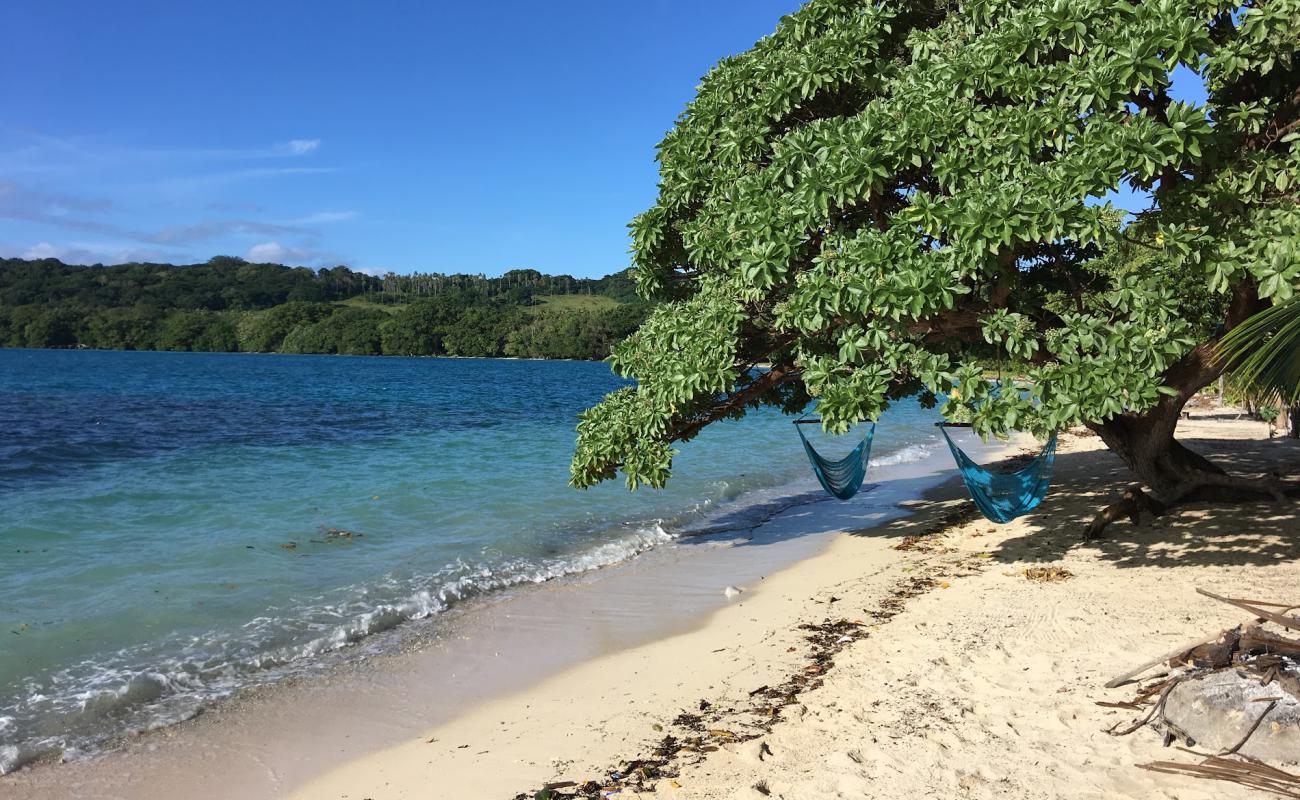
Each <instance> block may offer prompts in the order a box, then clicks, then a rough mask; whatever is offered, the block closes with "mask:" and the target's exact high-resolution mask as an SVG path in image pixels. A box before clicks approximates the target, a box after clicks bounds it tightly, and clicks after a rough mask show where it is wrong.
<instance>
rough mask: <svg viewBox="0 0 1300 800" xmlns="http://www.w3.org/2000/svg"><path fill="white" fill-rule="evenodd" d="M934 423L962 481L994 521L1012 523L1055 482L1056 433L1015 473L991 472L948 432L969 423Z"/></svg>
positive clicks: (972, 497) (1032, 506)
mask: <svg viewBox="0 0 1300 800" xmlns="http://www.w3.org/2000/svg"><path fill="white" fill-rule="evenodd" d="M935 424H936V425H938V427H939V430H941V431H943V438H944V439H947V440H948V449H950V450H952V457H953V458H954V459H955V460H956V461H957V467H958V469H960V470H961V479H962V482H963V483H965V484H966V489H967V491H969V492H970V496H971V499H972V500H974V501H975V505H976V506H978V507H979V510H980V513H982V514H983V515H984V516H985V517H987V518H989V519H991V520H993V521H994V522H1010V521H1011V520H1013V519H1015V518H1016V517H1019V516H1020V515H1022V514H1027V513H1029V512H1030V511H1032V510H1033V509H1034V508H1035V507H1037V506H1038V504H1039V503H1041V502H1043V498H1044V497H1046V496H1047V490H1048V488H1050V487H1051V485H1052V465H1053V464H1055V463H1056V434H1055V433H1053V434H1052V436H1051V438H1050V439H1048V440H1047V444H1046V445H1044V446H1043V450H1042V452H1040V453H1039V454H1038V455H1037V456H1036V457H1035V458H1034V460H1033V463H1031V464H1030V465H1029V466H1027V467H1025V468H1023V469H1019V470H1016V471H1015V472H991V471H989V470H987V469H985V468H984V467H981V466H980V465H979V464H976V463H975V462H974V461H972V460H971V458H970V456H968V455H966V454H965V453H963V452H962V449H961V448H960V447H958V446H957V443H956V442H954V441H953V440H952V437H951V436H949V435H948V428H969V427H970V426H969V425H954V424H952V423H945V422H939V423H935Z"/></svg>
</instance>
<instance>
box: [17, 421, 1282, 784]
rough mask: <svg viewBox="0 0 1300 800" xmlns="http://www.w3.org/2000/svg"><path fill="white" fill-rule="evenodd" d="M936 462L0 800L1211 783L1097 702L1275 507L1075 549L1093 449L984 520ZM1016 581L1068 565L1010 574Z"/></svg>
mask: <svg viewBox="0 0 1300 800" xmlns="http://www.w3.org/2000/svg"><path fill="white" fill-rule="evenodd" d="M1235 416H1236V415H1235V413H1231V412H1224V411H1219V412H1213V413H1211V412H1205V413H1202V414H1201V415H1200V416H1199V417H1197V418H1194V419H1191V420H1187V421H1184V422H1183V424H1182V426H1181V428H1180V431H1179V434H1180V437H1181V438H1182V439H1184V440H1185V441H1188V442H1189V443H1190V444H1191V446H1193V447H1195V448H1196V449H1197V450H1199V451H1201V452H1204V453H1206V454H1208V455H1210V456H1212V457H1214V458H1216V459H1217V460H1219V461H1221V462H1223V463H1225V464H1227V465H1228V466H1229V467H1230V468H1232V469H1234V470H1236V471H1238V472H1242V473H1250V472H1252V471H1254V472H1262V471H1265V470H1269V471H1272V470H1277V471H1281V472H1283V473H1284V474H1285V473H1288V472H1289V473H1294V471H1295V469H1296V467H1297V466H1300V442H1297V441H1295V440H1289V439H1281V438H1276V439H1269V438H1268V432H1267V428H1266V426H1264V425H1263V424H1260V423H1257V422H1250V421H1240V420H1237V419H1235ZM1030 445H1031V443H1030V442H1029V441H1023V440H1022V441H1018V442H1013V443H1011V444H1010V445H1009V446H1008V447H1006V448H1004V449H1000V450H999V449H997V448H993V447H990V448H987V449H985V450H984V451H983V455H984V456H985V457H987V458H996V457H998V455H999V454H1003V455H1006V454H1010V453H1012V452H1014V451H1016V450H1017V449H1021V450H1023V449H1024V448H1026V447H1027V446H1030ZM939 455H940V456H942V458H937V459H930V460H929V461H927V462H925V463H923V464H914V465H910V466H905V467H903V468H901V469H900V468H889V469H886V470H880V471H879V472H878V474H879V475H883V476H886V478H887V479H886V480H883V481H882V483H881V485H880V486H878V487H876V488H875V489H874V490H873V491H872V492H871V493H870V496H871V497H872V500H871V502H870V503H863V502H854V503H845V504H840V503H836V502H833V501H832V502H826V501H822V500H820V499H819V498H818V497H817V496H815V495H808V496H798V497H794V498H790V497H785V498H781V499H780V500H779V501H778V500H776V499H773V501H772V502H773V508H772V513H771V515H770V516H769V517H766V518H765V519H766V521H762V522H761V524H756V525H755V526H754V527H753V528H752V529H751V530H744V531H740V532H739V533H737V532H736V531H734V530H733V531H731V532H730V533H729V534H727V535H726V536H723V537H722V538H721V539H718V540H713V539H710V537H708V536H705V537H698V538H695V539H692V540H688V541H687V542H684V543H682V544H681V545H675V546H673V547H669V548H666V549H663V550H657V551H652V552H651V553H648V554H646V555H643V556H641V557H639V558H636V559H634V560H632V561H631V562H629V563H627V564H625V565H621V566H618V567H614V568H607V569H604V570H598V571H596V572H594V573H591V574H589V575H587V576H584V577H582V578H581V579H578V580H573V581H567V582H560V583H558V584H557V583H550V584H545V585H542V586H538V587H535V588H533V589H530V590H526V591H520V592H517V593H514V594H513V595H511V596H509V597H506V598H503V599H502V600H500V601H498V602H494V603H492V604H490V605H488V606H487V607H485V608H478V609H475V610H472V611H466V612H465V618H464V619H461V620H458V619H457V615H455V614H453V615H450V618H449V619H448V620H446V621H445V624H443V625H440V626H439V631H440V633H439V634H438V635H437V636H434V637H432V638H431V639H429V640H427V641H422V642H418V643H416V644H415V645H413V646H412V647H410V648H407V649H406V650H405V651H403V652H400V653H387V654H376V655H375V656H374V657H373V658H365V659H361V660H359V661H357V662H356V663H355V664H353V665H352V666H351V667H350V668H348V669H343V670H339V671H336V672H334V673H330V674H326V675H323V676H320V677H318V678H314V679H309V680H302V681H295V682H292V683H290V684H288V685H284V686H279V687H274V688H273V689H271V690H267V691H263V692H254V693H251V694H250V695H249V696H247V697H244V698H241V699H240V700H238V701H236V702H231V703H227V704H223V705H219V706H217V707H216V708H214V709H212V710H211V711H209V712H208V713H205V714H203V715H201V716H200V717H199V718H197V719H195V720H191V721H190V722H186V723H183V724H180V725H175V726H171V727H169V728H165V729H162V730H160V731H156V732H154V733H150V734H146V735H144V736H138V737H133V738H131V739H129V740H127V741H125V742H124V743H122V745H121V746H120V747H118V748H116V749H115V750H114V751H112V752H109V753H106V754H104V755H101V756H98V757H94V758H89V759H83V760H78V761H74V762H72V763H68V764H63V765H39V766H37V767H35V768H31V769H25V770H20V771H19V772H17V773H14V774H12V775H8V776H4V777H3V778H0V795H3V796H6V797H7V796H13V797H22V798H66V797H77V798H81V797H85V798H91V797H93V798H123V799H124V800H125V799H126V798H131V799H132V800H137V799H141V800H153V799H154V798H170V797H180V796H185V797H203V798H226V797H229V798H241V800H245V799H247V798H264V797H265V798H271V797H286V796H291V797H294V798H299V799H303V800H306V799H313V800H315V799H318V798H319V799H321V800H360V799H361V798H373V800H390V799H391V800H397V799H398V798H425V797H430V796H455V797H474V798H479V797H482V798H513V797H516V796H525V797H532V796H534V795H535V794H536V793H537V792H538V791H540V790H543V788H544V787H547V786H557V785H558V786H566V785H572V784H582V783H587V782H589V781H594V782H595V783H596V784H599V785H609V786H611V788H612V787H614V786H621V787H622V788H621V789H620V793H619V794H617V795H613V796H655V797H665V798H685V797H691V798H695V797H698V798H733V797H763V796H773V797H785V798H822V797H887V796H888V797H896V796H921V795H927V794H928V795H932V796H941V797H949V796H952V797H956V796H960V797H999V798H1002V797H1025V798H1029V797H1035V798H1036V797H1134V798H1137V797H1141V798H1146V797H1171V798H1172V797H1178V798H1183V800H1187V798H1200V797H1206V798H1208V797H1211V796H1213V795H1215V794H1216V792H1217V791H1218V787H1215V786H1213V785H1207V784H1205V783H1203V782H1197V781H1195V780H1192V779H1189V778H1181V777H1173V776H1168V775H1158V774H1155V773H1152V772H1147V771H1144V770H1142V769H1139V768H1138V766H1137V765H1138V764H1140V763H1144V762H1149V761H1152V760H1155V759H1159V758H1164V757H1168V756H1169V755H1170V751H1168V750H1165V749H1164V748H1163V747H1162V746H1161V742H1160V739H1159V737H1158V735H1157V734H1155V733H1153V732H1151V731H1149V730H1141V731H1138V732H1136V733H1134V734H1132V735H1130V736H1127V737H1123V738H1116V737H1113V736H1110V735H1108V734H1107V733H1105V732H1104V729H1105V728H1108V727H1110V726H1112V725H1113V724H1114V723H1115V722H1117V721H1121V720H1124V721H1127V720H1129V719H1131V718H1133V717H1135V716H1136V714H1135V713H1134V712H1131V711H1127V710H1123V709H1115V708H1108V707H1103V706H1099V705H1097V704H1096V702H1097V701H1112V702H1115V701H1123V700H1128V699H1130V698H1131V691H1130V690H1128V689H1118V690H1106V689H1104V688H1103V684H1104V683H1105V682H1106V681H1107V680H1108V679H1109V678H1111V677H1112V676H1114V675H1115V674H1117V673H1120V672H1122V671H1124V670H1126V669H1128V668H1130V667H1132V666H1135V665H1136V664H1138V663H1141V662H1142V661H1145V660H1147V659H1148V658H1151V657H1154V656H1155V655H1158V654H1159V653H1161V652H1164V651H1166V650H1168V649H1170V648H1171V647H1173V646H1175V645H1177V644H1180V643H1182V642H1184V641H1187V640H1188V639H1191V638H1196V637H1201V636H1205V635H1207V634H1212V633H1213V632H1215V631H1217V630H1218V629H1220V628H1223V627H1227V626H1231V625H1233V624H1236V623H1237V622H1240V621H1241V619H1242V615H1241V614H1240V613H1239V612H1236V611H1234V610H1233V609H1232V608H1230V607H1228V606H1224V605H1222V604H1218V603H1215V602H1213V601H1210V600H1208V599H1206V598H1204V597H1202V596H1200V595H1198V594H1196V592H1195V588H1196V587H1203V588H1207V589H1211V590H1213V591H1219V592H1221V593H1224V594H1228V595H1234V596H1242V595H1243V594H1246V595H1251V596H1255V597H1262V598H1278V599H1283V600H1293V599H1295V587H1296V586H1297V585H1300V562H1298V561H1297V556H1300V540H1297V537H1296V534H1297V533H1300V530H1296V521H1295V520H1296V517H1295V509H1294V507H1291V506H1289V505H1288V506H1286V507H1281V506H1278V505H1276V504H1271V503H1260V504H1256V505H1250V506H1217V507H1209V506H1205V507H1196V506H1189V507H1186V508H1181V509H1178V510H1176V511H1175V512H1174V513H1172V514H1170V515H1168V516H1165V517H1162V518H1160V519H1157V520H1155V521H1154V522H1144V524H1143V525H1141V526H1139V527H1133V526H1132V525H1131V524H1130V523H1128V522H1126V521H1124V522H1118V523H1116V524H1115V525H1114V526H1112V528H1111V529H1110V530H1109V531H1108V535H1107V536H1106V537H1105V538H1103V539H1102V540H1100V541H1096V542H1091V543H1086V544H1085V543H1083V542H1082V541H1081V532H1082V530H1083V528H1084V526H1085V524H1086V522H1087V521H1088V520H1089V519H1090V518H1091V516H1092V515H1093V514H1094V513H1095V512H1096V511H1097V510H1098V509H1099V508H1100V507H1101V506H1103V505H1104V504H1105V503H1106V502H1107V501H1108V498H1111V497H1112V496H1114V495H1116V494H1117V493H1118V492H1119V491H1120V490H1121V489H1122V488H1123V487H1125V486H1127V485H1128V484H1129V483H1130V482H1131V479H1130V477H1129V476H1128V474H1127V470H1126V469H1125V468H1124V467H1123V466H1122V465H1121V463H1120V462H1119V461H1118V459H1116V458H1115V457H1113V456H1112V455H1110V454H1109V453H1107V452H1106V451H1105V450H1104V449H1103V448H1102V447H1101V443H1100V441H1099V440H1098V439H1096V438H1095V437H1091V436H1087V435H1067V436H1063V437H1062V439H1061V443H1060V455H1059V457H1058V462H1057V472H1056V479H1055V484H1054V488H1053V491H1052V493H1051V495H1050V496H1049V497H1048V499H1047V500H1046V501H1045V502H1044V503H1043V504H1042V506H1041V507H1040V508H1039V509H1037V510H1036V511H1035V512H1034V513H1032V514H1030V515H1028V516H1026V517H1023V518H1021V519H1020V520H1017V521H1016V522H1014V523H1012V524H1009V525H994V524H992V523H990V522H988V521H986V520H984V519H983V518H981V517H979V516H978V515H977V513H976V512H975V510H974V507H973V505H972V504H971V503H970V501H969V499H968V498H967V497H966V495H965V491H964V488H963V487H962V486H961V484H960V482H958V481H956V480H954V479H953V472H952V470H951V468H950V464H951V462H950V461H948V460H947V458H946V453H940V454H939ZM918 498H919V499H918ZM1037 567H1048V568H1059V569H1060V570H1064V571H1065V572H1067V573H1068V575H1069V577H1068V578H1067V579H1065V580H1059V581H1051V582H1036V581H1032V580H1028V579H1027V577H1026V570H1028V569H1031V568H1037ZM729 585H732V586H735V587H736V588H738V589H740V592H739V594H734V593H733V594H732V596H727V595H726V594H724V591H723V590H724V588H725V587H727V586H729ZM462 623H464V624H462ZM637 769H641V770H643V772H642V773H641V774H640V775H638V776H634V777H635V778H636V779H634V780H632V781H631V782H630V785H629V781H627V780H616V779H611V777H610V776H611V775H618V776H620V777H623V778H625V777H626V775H627V773H629V772H634V771H635V770H637Z"/></svg>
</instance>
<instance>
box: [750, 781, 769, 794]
mask: <svg viewBox="0 0 1300 800" xmlns="http://www.w3.org/2000/svg"><path fill="white" fill-rule="evenodd" d="M754 791H756V792H758V793H759V794H761V795H763V796H764V797H767V796H768V795H770V794H772V790H771V789H769V788H767V781H759V782H758V783H756V784H754Z"/></svg>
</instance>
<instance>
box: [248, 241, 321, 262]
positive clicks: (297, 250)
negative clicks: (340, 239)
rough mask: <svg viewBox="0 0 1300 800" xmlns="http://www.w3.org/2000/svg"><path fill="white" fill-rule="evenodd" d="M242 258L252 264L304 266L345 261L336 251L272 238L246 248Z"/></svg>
mask: <svg viewBox="0 0 1300 800" xmlns="http://www.w3.org/2000/svg"><path fill="white" fill-rule="evenodd" d="M244 259H245V260H247V261H251V262H253V263H254V264H290V265H298V266H304V267H312V266H318V265H322V264H330V265H332V264H343V263H345V259H343V258H341V257H339V256H338V254H336V253H330V252H326V251H322V250H315V249H312V248H311V247H294V246H292V245H286V244H281V243H280V242H278V241H274V240H273V241H269V242H262V243H260V244H255V245H253V246H252V247H250V248H248V252H247V253H245V254H244Z"/></svg>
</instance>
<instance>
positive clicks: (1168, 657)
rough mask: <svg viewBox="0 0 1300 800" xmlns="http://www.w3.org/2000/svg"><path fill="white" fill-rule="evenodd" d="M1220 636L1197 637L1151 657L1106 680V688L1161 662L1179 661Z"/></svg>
mask: <svg viewBox="0 0 1300 800" xmlns="http://www.w3.org/2000/svg"><path fill="white" fill-rule="evenodd" d="M1219 638H1220V637H1219V636H1215V637H1214V638H1212V639H1197V640H1196V641H1194V642H1188V643H1187V644H1184V645H1181V646H1179V647H1177V648H1175V649H1173V650H1170V651H1169V652H1168V653H1165V654H1164V655H1162V656H1158V657H1156V658H1153V659H1151V660H1150V661H1147V662H1145V663H1143V664H1140V665H1138V666H1136V667H1134V668H1133V669H1131V670H1129V671H1128V672H1125V673H1122V674H1120V675H1116V676H1115V677H1113V678H1111V679H1110V680H1108V681H1106V688H1107V689H1115V688H1118V687H1120V686H1123V685H1124V684H1126V683H1132V682H1133V681H1134V680H1136V679H1137V676H1139V675H1141V674H1142V673H1144V672H1146V671H1147V670H1149V669H1151V668H1152V667H1158V666H1160V665H1161V664H1167V663H1168V662H1170V661H1172V660H1174V659H1178V660H1179V661H1182V658H1181V657H1182V656H1184V655H1186V654H1187V653H1189V652H1191V651H1192V650H1194V649H1196V648H1198V647H1202V646H1205V645H1211V644H1214V643H1216V642H1218V641H1219Z"/></svg>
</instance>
